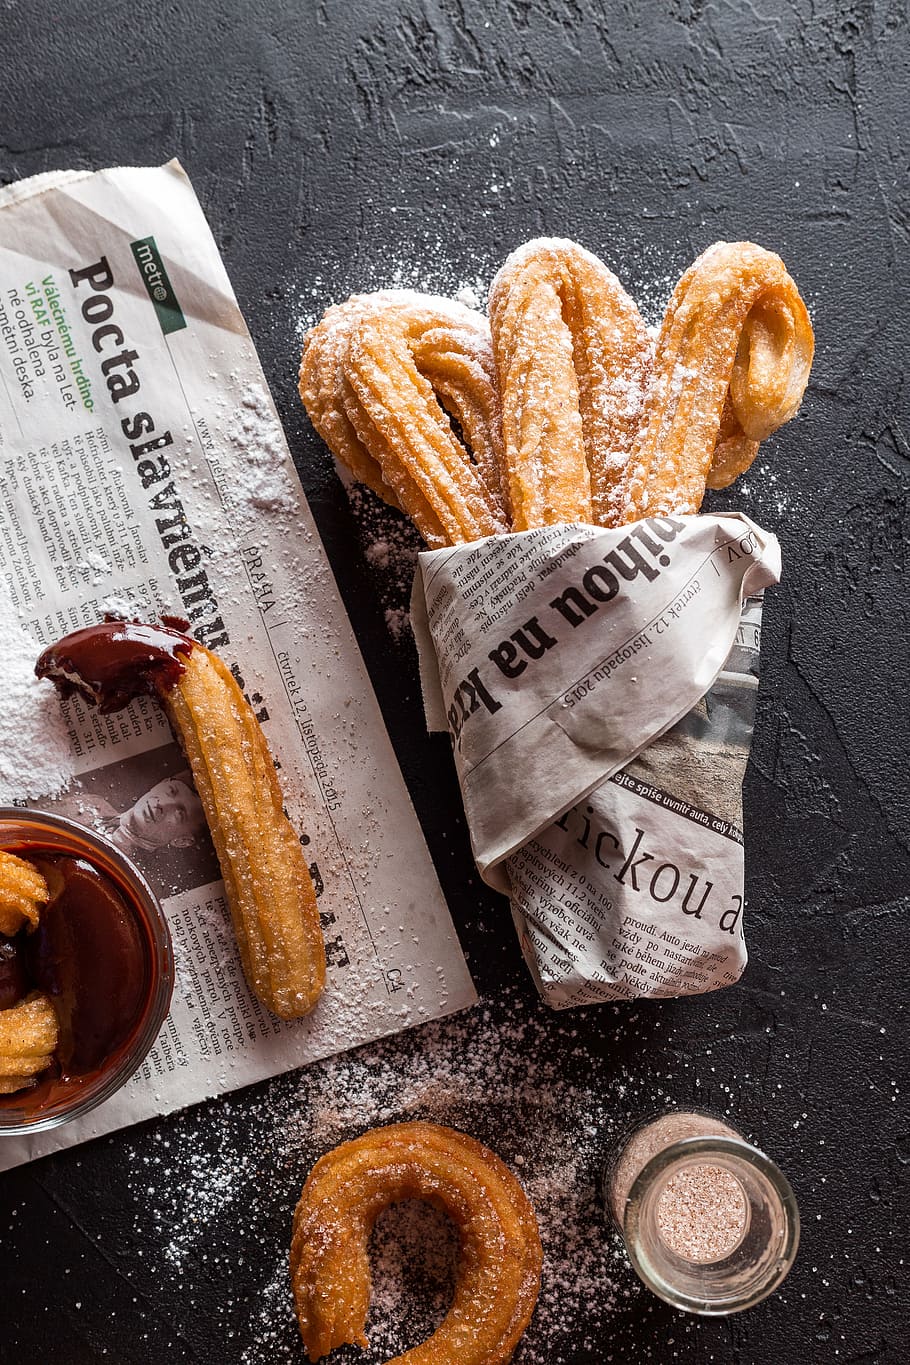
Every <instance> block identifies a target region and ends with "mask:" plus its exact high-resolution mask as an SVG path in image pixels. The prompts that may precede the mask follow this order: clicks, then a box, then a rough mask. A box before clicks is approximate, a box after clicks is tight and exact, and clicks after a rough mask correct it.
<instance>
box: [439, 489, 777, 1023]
mask: <svg viewBox="0 0 910 1365" xmlns="http://www.w3.org/2000/svg"><path fill="white" fill-rule="evenodd" d="M779 575H780V551H779V547H778V544H777V541H776V540H775V538H774V537H773V536H771V535H768V534H767V533H766V532H764V531H762V530H760V529H759V528H758V527H757V526H755V525H754V524H753V523H752V522H751V521H749V520H748V519H747V518H746V517H743V516H738V515H728V516H699V517H659V518H655V517H652V518H650V519H648V520H645V521H641V522H638V523H636V524H635V525H633V526H626V527H622V528H619V529H617V530H603V529H600V528H598V527H594V526H584V525H577V526H549V527H545V528H542V529H540V530H534V531H525V532H521V533H518V534H515V535H510V536H500V537H496V538H494V539H488V540H484V541H479V542H476V543H475V544H472V545H466V546H461V547H459V548H457V549H446V550H436V551H432V552H427V553H424V554H422V555H421V556H420V561H419V567H418V575H417V579H416V581H415V590H414V600H413V610H412V619H413V621H414V628H415V633H416V635H417V639H418V645H419V648H420V655H421V675H422V681H423V687H424V701H425V707H426V712H427V721H428V724H429V726H430V728H431V729H437V730H442V729H448V731H449V733H450V735H451V738H452V742H453V747H454V752H455V763H456V767H457V770H458V777H459V781H460V784H461V790H462V795H463V797H464V804H465V811H466V814H467V818H468V826H469V829H470V832H471V839H472V844H473V849H474V855H475V858H476V861H477V866H478V868H479V870H480V872H481V874H482V876H483V877H484V879H485V880H486V881H487V882H489V884H490V885H491V886H494V887H496V888H497V889H498V890H500V891H503V892H505V893H507V894H508V895H510V896H511V901H512V912H513V916H514V919H515V924H516V928H517V930H518V934H519V938H520V941H521V946H522V950H523V952H524V955H525V959H526V961H527V962H528V965H529V967H530V969H531V972H532V974H533V976H534V978H535V980H536V982H537V985H538V989H539V990H540V992H541V994H542V996H543V997H544V999H545V1000H546V1001H547V1002H548V1003H549V1004H550V1005H552V1006H553V1007H554V1008H557V1009H564V1008H567V1007H568V1006H572V1005H583V1004H589V1003H592V1002H595V1001H601V1000H627V999H635V998H638V997H640V996H676V995H690V994H698V993H700V992H703V991H710V990H715V989H717V988H718V987H721V986H725V985H729V984H731V983H732V982H734V981H736V980H737V979H738V978H739V976H740V974H741V973H742V970H743V967H744V966H745V962H746V948H745V940H744V936H743V849H742V805H741V788H742V779H743V773H744V770H745V766H746V761H747V759H748V754H749V743H750V740H751V734H752V718H753V713H754V704H755V690H756V687H757V674H758V651H759V644H760V630H761V593H762V591H763V589H764V588H765V587H767V586H768V585H769V584H771V583H775V582H777V581H778V579H779Z"/></svg>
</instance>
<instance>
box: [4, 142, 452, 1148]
mask: <svg viewBox="0 0 910 1365" xmlns="http://www.w3.org/2000/svg"><path fill="white" fill-rule="evenodd" d="M0 471H2V474H0V478H2V512H0V572H2V578H3V584H2V585H0V592H6V593H7V594H8V595H9V597H10V598H11V601H12V605H13V608H14V610H15V612H16V613H17V614H18V617H19V619H20V621H21V623H22V624H23V626H24V627H25V628H26V629H27V630H28V631H29V632H30V633H31V634H32V635H33V637H34V639H35V641H36V642H37V644H38V645H40V646H44V645H46V644H49V643H50V642H52V641H53V640H55V639H57V638H59V637H60V635H62V634H64V633H65V632H67V631H70V630H73V629H75V628H77V627H79V626H82V625H85V624H89V623H92V622H95V621H97V620H99V619H100V618H101V617H102V615H103V614H104V612H105V611H106V610H110V609H111V608H113V609H115V610H118V611H120V613H121V614H128V615H135V616H137V617H142V618H150V617H154V616H155V615H156V614H157V613H159V612H163V611H170V612H173V613H177V614H179V615H183V616H186V617H188V618H189V620H190V623H191V628H192V630H193V632H194V634H195V636H196V638H197V639H198V640H200V641H201V642H203V643H204V644H206V645H208V646H210V647H211V648H213V649H217V650H218V651H219V653H220V654H221V655H222V656H223V657H224V658H225V659H226V660H227V661H228V662H229V663H230V665H231V667H232V669H233V670H234V672H235V675H236V676H237V678H238V680H239V681H240V683H241V685H242V687H243V689H244V690H245V692H246V694H247V696H248V698H249V700H250V702H251V703H252V705H253V707H254V709H255V711H256V713H257V715H258V717H259V719H260V721H261V722H262V725H263V728H264V731H265V733H266V736H267V738H268V741H269V744H270V746H271V749H272V752H273V754H274V755H275V757H276V761H277V763H278V765H279V768H280V773H281V780H282V786H283V789H284V792H285V796H286V804H287V809H288V812H289V814H290V817H291V819H292V821H293V822H294V824H295V827H296V828H297V829H298V830H301V831H304V834H303V841H304V843H305V845H306V847H307V851H308V854H309V857H310V860H311V864H312V865H311V872H312V875H313V880H314V883H315V886H316V890H317V894H318V898H319V909H320V912H321V917H322V923H323V927H324V932H325V940H326V952H327V957H328V981H327V985H326V989H325V993H324V996H323V998H322V1000H321V1002H320V1003H319V1005H318V1006H317V1008H316V1010H315V1011H314V1013H313V1014H312V1015H311V1016H309V1017H308V1018H307V1019H305V1020H302V1021H298V1022H295V1023H292V1024H288V1023H282V1022H281V1021H279V1020H278V1019H276V1018H274V1017H273V1016H271V1015H270V1014H269V1013H268V1012H267V1011H265V1010H263V1009H262V1008H261V1006H260V1005H259V1004H258V1003H257V1001H256V1000H255V999H253V997H252V996H251V995H250V993H249V991H248V990H247V987H246V984H245V982H244V979H243V975H242V972H241V969H240V963H239V958H238V955H237V951H236V948H235V946H234V942H233V938H232V935H231V931H230V925H229V919H228V917H227V915H226V910H225V903H224V896H223V888H222V883H221V881H220V878H219V875H218V867H217V863H216V860H215V857H214V852H213V849H212V845H211V842H210V840H209V838H208V833H207V829H206V827H205V822H204V818H203V815H202V808H201V805H200V803H199V800H198V797H197V796H196V794H195V792H194V791H193V789H192V786H191V782H190V777H189V773H188V772H187V770H186V761H185V759H184V758H183V756H182V754H181V753H180V751H179V750H178V748H177V747H176V745H175V744H174V742H173V739H172V736H171V733H170V731H169V729H168V726H167V724H166V722H165V721H164V719H163V717H162V714H161V712H160V709H159V708H158V707H157V706H156V705H155V703H153V702H152V701H151V700H140V701H137V702H135V703H134V704H132V705H131V706H130V707H129V709H128V710H126V711H124V712H120V713H117V714H114V715H110V716H102V715H99V714H98V712H97V710H94V709H92V708H89V707H86V706H85V705H83V704H82V703H81V702H80V701H79V700H78V699H77V698H73V699H71V700H69V701H68V702H66V703H65V704H64V706H65V719H66V723H67V728H68V732H69V737H70V742H71V745H72V751H73V757H74V763H75V768H76V771H77V773H78V781H77V782H76V784H75V785H74V786H73V787H72V788H71V790H69V791H67V792H66V793H65V794H64V795H63V796H62V797H59V798H57V799H55V800H43V801H35V802H33V803H31V804H33V805H35V806H37V807H39V808H43V809H47V810H54V811H58V812H60V813H61V814H66V815H68V816H71V817H73V818H75V819H77V820H81V821H83V822H85V823H88V824H92V825H93V826H95V827H96V828H99V829H101V830H104V831H107V832H108V834H109V835H110V837H112V838H113V839H114V841H115V842H116V843H118V844H119V845H120V847H122V848H123V849H124V850H125V851H126V852H127V853H128V854H129V855H130V856H131V857H132V858H133V859H134V860H135V862H136V863H137V864H138V866H139V867H140V868H141V870H142V871H143V872H144V873H145V874H146V875H147V877H148V878H149V880H150V882H151V883H152V885H153V886H154V887H155V889H156V890H157V891H158V892H159V894H160V895H161V896H162V898H163V904H164V908H165V911H166V914H167V917H168V920H169V922H170V926H171V933H172V936H173V941H174V947H175V952H176V960H177V979H176V986H175V991H174V998H173V1004H172V1008H171V1012H170V1016H169V1018H168V1020H167V1022H166V1025H165V1027H164V1029H163V1030H162V1032H161V1035H160V1037H159V1039H158V1043H157V1045H156V1046H155V1048H154V1049H153V1051H152V1052H151V1054H150V1056H149V1058H148V1060H147V1062H146V1063H145V1065H144V1067H143V1068H142V1071H141V1073H140V1074H139V1075H137V1076H136V1077H135V1078H134V1079H133V1080H132V1081H131V1082H130V1083H129V1084H128V1085H127V1086H126V1087H125V1088H124V1089H123V1090H122V1091H121V1092H120V1093H119V1094H118V1095H117V1096H115V1097H114V1098H112V1099H111V1100H109V1101H108V1102H106V1103H105V1104H104V1105H102V1106H101V1107H100V1108H99V1109H97V1110H96V1111H95V1112H94V1113H93V1114H91V1115H89V1116H87V1117H86V1118H85V1119H84V1120H81V1121H78V1122H75V1123H73V1124H70V1125H67V1126H65V1127H63V1128H62V1129H58V1130H56V1131H55V1132H53V1133H50V1134H47V1135H40V1136H36V1137H34V1138H26V1139H21V1140H19V1139H10V1138H7V1139H4V1138H2V1137H0V1168H4V1167H9V1166H13V1165H15V1164H17V1163H19V1162H23V1161H27V1160H29V1159H31V1158H33V1157H37V1156H40V1155H42V1154H44V1153H45V1152H48V1151H51V1150H53V1149H55V1148H59V1147H63V1146H69V1145H70V1144H73V1143H76V1142H80V1141H82V1140H84V1139H86V1138H89V1137H92V1136H94V1135H96V1134H99V1133H105V1132H109V1131H111V1130H113V1129H117V1128H121V1127H123V1126H125V1125H127V1124H130V1123H133V1122H135V1121H137V1120H139V1119H144V1118H148V1117H150V1116H152V1115H157V1114H163V1113H167V1112H169V1111H171V1110H174V1109H177V1108H179V1107H182V1106H184V1105H187V1104H190V1103H192V1102H194V1101H197V1100H201V1099H203V1098H204V1097H207V1096H211V1095H217V1094H221V1093H223V1092H225V1091H229V1090H233V1089H236V1088H237V1087H239V1086H243V1085H247V1084H249V1083H250V1082H252V1081H257V1080H260V1079H261V1078H263V1077H266V1076H272V1075H275V1074H277V1073H279V1072H282V1071H287V1070H289V1069H291V1068H293V1067H297V1066H300V1065H301V1064H302V1063H304V1062H308V1061H310V1060H312V1059H314V1058H317V1057H322V1056H326V1055H328V1054H330V1053H333V1052H337V1051H340V1050H342V1049H345V1048H349V1047H354V1046H356V1045H357V1044H359V1043H363V1042H366V1041H368V1040H370V1039H373V1038H377V1037H380V1036H381V1035H383V1034H387V1033H391V1032H394V1031H396V1030H399V1029H403V1028H405V1027H407V1026H409V1025H412V1024H416V1023H419V1022H422V1021H424V1020H428V1019H431V1018H434V1017H437V1016H439V1015H442V1014H446V1013H448V1012H451V1011H454V1010H458V1009H461V1008H463V1007H464V1006H466V1005H469V1004H471V1003H472V1002H473V1001H474V1000H475V999H476V996H475V994H474V990H473V987H472V984H471V980H470V977H469V974H468V971H467V968H466V965H465V962H464V958H463V956H462V953H461V950H460V948H459V945H458V941H457V938H456V936H455V933H454V930H453V926H452V923H451V920H450V918H449V914H448V911H447V908H446V905H445V901H444V899H443V897H442V893H441V891H440V888H439V884H438V882H437V879H436V876H435V873H434V870H433V867H432V863H431V861H430V858H429V855H428V853H427V849H426V846H425V844H424V841H423V837H422V834H421V831H420V827H419V825H418V822H417V819H416V817H415V815H414V811H413V809H412V807H411V804H410V801H409V798H408V795H407V791H406V788H405V786H404V783H403V780H402V778H401V774H400V772H399V769H398V765H397V763H396V760H395V757H394V754H393V751H392V748H391V745H390V743H389V739H388V736H387V734H386V731H385V728H384V725H383V723H382V718H381V716H380V712H379V709H378V706H377V704H376V700H375V697H374V695H373V692H372V690H371V688H370V684H369V681H368V678H367V675H366V672H365V669H364V665H363V662H362V659H361V657H360V654H359V652H358V649H357V645H356V642H355V639H354V636H353V633H352V631H351V628H350V624H349V622H348V620H347V617H346V614H345V611H344V608H343V605H342V602H341V599H340V597H339V595H338V591H337V588H336V586H335V583H334V580H333V578H332V574H331V570H330V568H329V564H328V560H327V559H326V556H325V552H324V550H323V548H322V545H321V544H320V541H319V537H318V534H317V532H316V528H315V525H314V523H313V520H312V517H311V515H310V512H309V509H308V508H307V505H306V503H305V501H304V499H303V497H302V494H301V490H300V487H299V484H298V482H297V478H296V475H295V473H294V471H293V466H292V465H291V462H290V459H289V456H288V452H287V447H286V444H285V441H284V436H283V434H282V431H281V427H280V424H279V422H278V418H277V414H276V412H275V409H274V406H273V404H272V400H271V397H270V395H269V392H268V388H267V386H266V383H265V378H264V376H263V374H262V370H261V368H260V366H259V362H258V359H257V357H256V352H255V350H254V347H253V344H252V341H251V339H250V336H249V334H248V332H247V329H246V327H245V325H244V322H243V318H242V317H241V314H240V311H239V309H238V307H237V303H236V300H235V298H234V295H233V292H232V290H231V286H230V283H229V281H228V278H227V275H226V273H225V270H224V266H223V264H222V262H221V259H220V257H219V254H218V250H217V248H216V246H215V243H214V240H213V238H212V236H211V233H210V231H209V229H208V226H207V224H206V222H205V218H204V216H203V214H202V210H201V208H200V206H199V203H198V201H197V200H196V197H195V195H194V193H193V190H192V187H191V185H190V183H189V180H188V179H187V177H186V175H185V174H184V172H183V171H182V169H181V167H180V166H179V165H178V164H177V162H171V163H170V164H169V165H167V166H164V167H161V168H157V169H149V168H144V169H126V168H120V169H114V170H105V171H99V172H97V173H95V174H83V175H80V174H73V173H62V174H59V175H53V176H41V177H37V178H36V179H35V180H32V181H26V182H22V184H20V185H14V186H12V187H10V188H9V189H7V190H5V191H3V192H2V194H0ZM4 799H5V794H4V793H2V792H0V802H2V801H3V800H4Z"/></svg>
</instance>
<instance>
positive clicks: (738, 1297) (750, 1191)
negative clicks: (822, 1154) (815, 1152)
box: [604, 1111, 799, 1315]
mask: <svg viewBox="0 0 910 1365" xmlns="http://www.w3.org/2000/svg"><path fill="white" fill-rule="evenodd" d="M604 1199H605V1203H606V1205H607V1208H608V1210H609V1212H610V1214H611V1215H612V1217H613V1220H614V1222H615V1224H616V1226H617V1227H618V1228H619V1231H620V1232H621V1233H622V1236H623V1240H624V1241H625V1244H626V1250H627V1252H628V1254H629V1259H630V1260H631V1262H632V1265H633V1267H634V1268H635V1271H636V1272H637V1274H638V1276H639V1278H640V1279H641V1280H642V1281H643V1282H644V1284H646V1285H647V1286H648V1288H649V1289H650V1290H652V1291H653V1293H655V1294H656V1295H657V1296H658V1297H659V1298H661V1299H663V1300H664V1301H665V1302H666V1303H669V1304H672V1305H673V1307H674V1308H680V1309H682V1310H684V1311H685V1312H687V1313H701V1314H708V1315H722V1314H727V1313H738V1312H741V1311H742V1310H743V1309H745V1308H751V1306H752V1305H753V1304H756V1303H758V1302H759V1301H760V1300H761V1299H763V1298H766V1297H767V1295H768V1294H771V1293H772V1292H773V1291H774V1290H775V1289H776V1288H777V1287H778V1286H779V1285H780V1284H781V1283H782V1281H783V1279H784V1278H785V1276H786V1275H787V1273H788V1271H789V1270H790V1267H791V1266H792V1264H793V1261H794V1259H795V1257H796V1250H797V1246H798V1244H799V1210H798V1208H797V1206H796V1200H795V1198H794V1195H793V1191H792V1189H791V1188H790V1185H789V1183H788V1182H787V1180H786V1178H785V1177H784V1175H783V1174H782V1173H781V1171H780V1170H779V1169H778V1168H777V1166H775V1164H774V1162H773V1161H771V1160H770V1159H769V1158H768V1157H767V1156H765V1154H764V1153H763V1152H760V1151H759V1150H758V1148H757V1147H753V1146H752V1145H751V1144H750V1143H748V1142H746V1140H745V1139H744V1138H743V1137H742V1136H741V1135H740V1134H739V1133H737V1132H736V1131H735V1129H733V1128H730V1127H729V1126H728V1125H727V1124H725V1123H722V1122H720V1120H718V1119H715V1118H712V1117H711V1116H710V1115H708V1114H703V1113H698V1112H680V1111H673V1112H670V1113H667V1114H662V1115H660V1116H659V1117H658V1118H655V1119H652V1120H651V1121H650V1122H648V1123H645V1124H642V1125H640V1126H639V1127H638V1128H636V1129H635V1130H634V1131H633V1132H632V1134H631V1135H630V1136H629V1137H628V1139H627V1141H626V1142H625V1144H624V1146H623V1147H622V1149H621V1151H620V1152H619V1153H618V1155H617V1157H616V1159H615V1160H614V1161H613V1162H611V1163H610V1165H609V1166H608V1168H607V1170H606V1172H605V1177H604Z"/></svg>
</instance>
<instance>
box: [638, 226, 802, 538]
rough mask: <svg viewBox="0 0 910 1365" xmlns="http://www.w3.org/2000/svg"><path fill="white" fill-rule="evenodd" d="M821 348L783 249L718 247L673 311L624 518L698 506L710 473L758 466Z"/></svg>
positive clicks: (716, 478)
mask: <svg viewBox="0 0 910 1365" xmlns="http://www.w3.org/2000/svg"><path fill="white" fill-rule="evenodd" d="M813 349H814V340H813V335H812V324H811V322H810V321H809V314H808V312H807V311H806V305H805V304H804V303H803V301H802V299H801V298H800V295H799V291H798V290H797V288H796V285H795V284H794V283H793V280H792V279H791V278H790V276H789V275H788V274H787V270H786V267H785V266H784V263H783V261H782V260H781V259H780V257H779V256H775V255H774V254H773V253H772V252H770V251H765V250H763V249H762V247H759V246H754V245H753V244H752V243H751V242H717V243H715V245H714V246H712V247H709V249H708V250H707V251H706V252H704V254H703V255H701V256H700V257H699V258H698V260H697V261H695V263H694V264H693V265H692V266H690V267H689V269H688V270H687V271H686V273H685V274H684V275H683V277H682V279H681V280H680V281H679V284H678V285H677V286H676V289H675V290H674V292H673V297H672V298H671V300H670V303H669V304H668V306H667V311H666V313H665V315H664V320H663V323H662V325H661V330H660V335H659V337H658V341H657V349H656V353H655V361H654V380H653V383H652V385H651V388H650V391H649V393H648V396H647V399H646V402H645V408H644V413H643V417H642V425H641V428H640V431H639V434H638V437H637V439H636V441H635V445H634V447H633V449H632V452H631V455H630V457H629V461H628V464H627V467H626V472H625V476H624V480H623V493H622V507H623V511H622V521H623V522H628V521H637V520H639V519H640V518H641V517H646V516H663V515H667V514H674V513H675V514H684V513H693V512H697V511H698V509H699V507H700V506H701V501H702V497H703V495H704V491H705V486H706V484H707V482H708V480H709V477H710V478H711V481H712V482H713V484H714V486H715V487H723V486H725V485H726V484H727V483H729V482H731V481H732V479H733V478H735V477H736V476H737V474H739V473H741V472H743V470H744V469H746V468H748V465H749V464H750V463H751V460H752V459H754V457H755V453H756V451H757V449H758V442H760V441H762V440H764V439H765V437H766V436H769V435H770V434H771V432H772V431H775V430H776V429H777V428H778V427H779V426H781V425H782V424H783V423H784V422H787V421H789V419H790V418H791V417H792V416H793V415H794V414H795V412H796V411H797V409H798V407H799V405H800V402H801V400H802V396H803V393H804V391H805V388H806V383H807V382H808V378H809V370H810V368H811V365H812V355H813ZM725 412H726V419H725ZM724 424H725V428H726V429H724ZM718 447H719V448H718ZM715 460H716V467H715V469H714V472H713V474H712V472H711V471H712V462H714V461H715Z"/></svg>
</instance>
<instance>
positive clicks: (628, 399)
mask: <svg viewBox="0 0 910 1365" xmlns="http://www.w3.org/2000/svg"><path fill="white" fill-rule="evenodd" d="M490 326H491V330H492V333H493V347H494V350H495V354H496V363H497V366H498V369H499V380H500V387H501V396H502V411H503V441H504V448H505V461H506V471H507V475H508V481H509V488H510V493H511V501H512V529H513V530H515V531H523V530H528V529H530V528H532V527H534V526H544V525H549V524H551V523H554V522H564V521H585V522H590V521H594V522H596V523H598V524H600V525H614V524H618V516H619V510H620V502H619V491H620V486H621V481H622V475H623V471H624V469H625V465H626V461H627V459H628V455H629V451H630V450H631V448H632V443H633V441H634V439H635V434H636V431H637V427H638V421H639V417H640V413H641V405H642V402H643V401H644V395H645V391H646V389H647V384H648V379H649V376H650V370H651V356H652V349H653V348H652V344H651V340H650V337H649V336H648V333H647V330H646V329H645V324H644V322H643V321H642V318H641V314H640V313H639V311H638V309H637V307H636V306H635V304H634V303H633V301H632V299H631V298H630V297H629V295H628V294H627V293H626V291H625V290H624V289H623V287H622V285H621V284H620V282H619V280H618V279H617V278H616V276H615V275H614V274H612V272H611V271H609V270H608V269H607V267H606V266H605V265H604V264H603V262H602V261H600V260H598V258H597V257H596V256H592V255H591V254H590V253H589V252H587V251H585V250H583V248H582V247H580V246H578V244H577V243H575V242H570V241H565V240H562V239H560V238H553V239H549V238H540V239H537V240H535V241H531V242H527V243H526V244H525V245H524V246H522V247H519V248H518V250H517V251H514V252H513V253H512V255H511V256H509V257H508V259H507V260H506V262H505V264H504V265H503V267H502V269H501V270H500V271H499V274H498V275H497V276H496V278H495V279H494V281H493V283H492V285H491V286H490Z"/></svg>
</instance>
